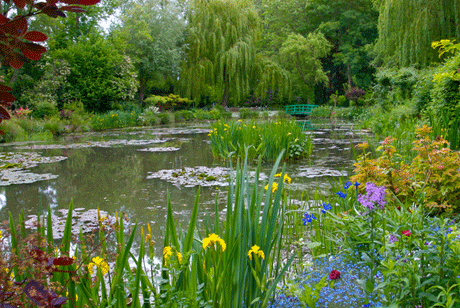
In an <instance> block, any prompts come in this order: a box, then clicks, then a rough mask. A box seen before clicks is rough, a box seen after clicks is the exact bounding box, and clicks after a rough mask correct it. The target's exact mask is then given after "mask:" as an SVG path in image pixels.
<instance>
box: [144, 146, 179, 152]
mask: <svg viewBox="0 0 460 308" xmlns="http://www.w3.org/2000/svg"><path fill="white" fill-rule="evenodd" d="M179 150H180V148H175V147H155V148H145V149H138V151H141V152H174V151H179Z"/></svg>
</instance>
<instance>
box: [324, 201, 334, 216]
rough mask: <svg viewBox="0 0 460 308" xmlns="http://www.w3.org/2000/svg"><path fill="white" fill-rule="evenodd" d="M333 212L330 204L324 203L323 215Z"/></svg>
mask: <svg viewBox="0 0 460 308" xmlns="http://www.w3.org/2000/svg"><path fill="white" fill-rule="evenodd" d="M329 210H332V205H331V204H330V203H327V204H326V202H323V208H322V209H321V212H322V213H323V214H326V212H327V211H329Z"/></svg>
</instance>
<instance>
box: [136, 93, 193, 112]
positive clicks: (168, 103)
mask: <svg viewBox="0 0 460 308" xmlns="http://www.w3.org/2000/svg"><path fill="white" fill-rule="evenodd" d="M144 103H145V105H146V106H156V107H158V108H160V110H161V111H175V110H182V109H188V108H190V107H191V106H193V101H192V100H189V99H188V98H184V97H180V96H179V95H175V94H169V95H168V96H160V95H152V96H149V97H147V98H146V99H145V100H144Z"/></svg>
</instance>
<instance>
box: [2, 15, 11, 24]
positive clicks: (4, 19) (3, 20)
mask: <svg viewBox="0 0 460 308" xmlns="http://www.w3.org/2000/svg"><path fill="white" fill-rule="evenodd" d="M8 21H10V19H9V18H7V17H5V16H3V15H2V14H0V24H4V23H6V22H8Z"/></svg>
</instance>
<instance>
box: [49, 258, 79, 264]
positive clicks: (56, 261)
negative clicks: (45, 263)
mask: <svg viewBox="0 0 460 308" xmlns="http://www.w3.org/2000/svg"><path fill="white" fill-rule="evenodd" d="M74 261H75V260H74V259H73V258H71V257H67V256H64V257H59V258H56V259H54V260H53V264H54V265H70V264H73V263H74Z"/></svg>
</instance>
